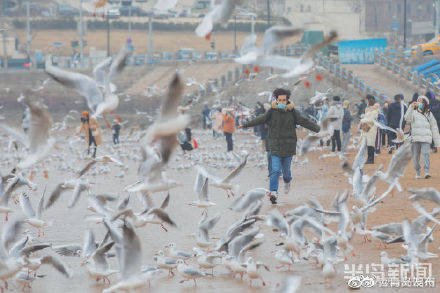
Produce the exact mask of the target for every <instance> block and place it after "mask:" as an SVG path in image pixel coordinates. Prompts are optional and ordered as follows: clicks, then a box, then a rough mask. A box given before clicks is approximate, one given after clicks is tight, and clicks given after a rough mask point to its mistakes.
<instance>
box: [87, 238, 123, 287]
mask: <svg viewBox="0 0 440 293" xmlns="http://www.w3.org/2000/svg"><path fill="white" fill-rule="evenodd" d="M93 242H94V241H93ZM114 244H115V242H114V241H112V242H109V243H107V244H105V245H103V246H102V247H98V248H96V246H95V243H93V246H95V247H93V252H92V253H90V256H89V257H88V258H87V259H86V260H85V261H84V262H83V264H85V265H86V268H87V273H88V274H89V276H91V277H92V278H96V282H99V280H101V279H102V280H103V281H104V282H105V281H108V283H109V284H110V280H109V279H108V277H110V276H111V275H113V274H116V273H118V271H117V270H113V269H110V266H109V264H108V262H107V259H106V255H105V254H106V253H107V252H108V251H109V250H110V249H111V248H112V247H113V245H114Z"/></svg>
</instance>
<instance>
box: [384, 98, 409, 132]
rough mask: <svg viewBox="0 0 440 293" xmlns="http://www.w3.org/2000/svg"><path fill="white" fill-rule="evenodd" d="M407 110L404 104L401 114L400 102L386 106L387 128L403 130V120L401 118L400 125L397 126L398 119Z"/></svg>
mask: <svg viewBox="0 0 440 293" xmlns="http://www.w3.org/2000/svg"><path fill="white" fill-rule="evenodd" d="M407 108H408V107H407V106H406V105H405V104H404V105H403V113H402V109H401V105H400V102H394V103H391V104H390V105H389V106H388V112H387V117H386V119H387V122H388V126H389V127H391V128H394V129H397V128H402V129H403V128H404V127H405V119H403V118H402V125H399V123H400V118H401V117H403V116H404V115H405V113H406V110H407Z"/></svg>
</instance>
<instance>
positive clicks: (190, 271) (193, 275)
mask: <svg viewBox="0 0 440 293" xmlns="http://www.w3.org/2000/svg"><path fill="white" fill-rule="evenodd" d="M177 272H179V274H180V275H181V276H182V277H184V278H185V280H182V281H180V283H183V282H185V281H188V280H193V281H194V287H197V282H196V279H199V278H202V277H207V276H212V275H211V274H208V273H204V272H202V271H199V270H198V269H196V268H194V267H190V266H188V265H186V264H184V262H183V260H181V259H179V260H177Z"/></svg>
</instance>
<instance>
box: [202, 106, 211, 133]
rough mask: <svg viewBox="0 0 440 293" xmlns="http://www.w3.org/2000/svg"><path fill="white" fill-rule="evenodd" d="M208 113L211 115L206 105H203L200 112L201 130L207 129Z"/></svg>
mask: <svg viewBox="0 0 440 293" xmlns="http://www.w3.org/2000/svg"><path fill="white" fill-rule="evenodd" d="M210 113H211V110H209V108H208V105H205V106H204V107H203V110H202V122H203V129H206V128H207V127H208V122H209V114H210Z"/></svg>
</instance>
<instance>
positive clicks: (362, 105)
mask: <svg viewBox="0 0 440 293" xmlns="http://www.w3.org/2000/svg"><path fill="white" fill-rule="evenodd" d="M356 106H357V108H358V112H357V117H358V118H359V119H360V118H361V116H362V115H363V114H365V109H366V108H367V103H365V100H364V99H362V100H361V103H360V104H359V105H356Z"/></svg>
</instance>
